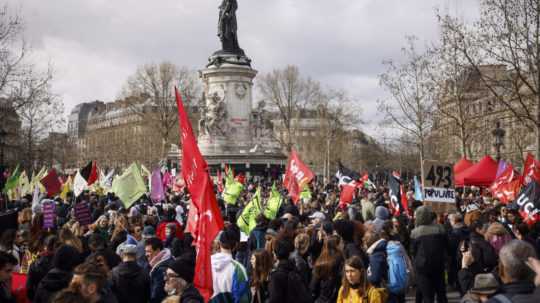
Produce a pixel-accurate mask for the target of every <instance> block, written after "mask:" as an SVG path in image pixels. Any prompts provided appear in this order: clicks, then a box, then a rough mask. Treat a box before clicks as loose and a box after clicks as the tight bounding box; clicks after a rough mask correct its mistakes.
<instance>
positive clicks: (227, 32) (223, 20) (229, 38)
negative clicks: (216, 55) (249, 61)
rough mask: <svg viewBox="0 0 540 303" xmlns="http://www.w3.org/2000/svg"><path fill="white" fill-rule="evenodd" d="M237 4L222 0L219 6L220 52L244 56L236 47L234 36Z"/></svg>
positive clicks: (234, 1) (233, 0) (231, 0)
mask: <svg viewBox="0 0 540 303" xmlns="http://www.w3.org/2000/svg"><path fill="white" fill-rule="evenodd" d="M237 9H238V3H237V2H236V0H223V1H222V2H221V5H220V6H219V21H218V37H219V39H220V40H221V45H222V52H224V53H230V54H237V55H244V51H243V50H242V49H241V48H240V45H238V36H237V34H236V32H237V29H238V26H237V23H236V10H237Z"/></svg>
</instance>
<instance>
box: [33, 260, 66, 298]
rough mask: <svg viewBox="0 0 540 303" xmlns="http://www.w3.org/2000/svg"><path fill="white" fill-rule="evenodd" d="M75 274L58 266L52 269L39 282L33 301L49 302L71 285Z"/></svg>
mask: <svg viewBox="0 0 540 303" xmlns="http://www.w3.org/2000/svg"><path fill="white" fill-rule="evenodd" d="M72 277H73V274H72V273H71V272H68V271H63V270H60V269H58V268H53V269H51V270H50V271H49V272H48V273H47V274H46V275H45V277H43V280H41V282H39V285H38V288H37V291H36V295H35V296H34V301H32V302H33V303H49V302H50V301H51V299H52V298H53V297H54V295H55V294H56V293H57V292H59V291H60V290H62V289H64V288H66V287H68V286H69V283H70V282H71V278H72Z"/></svg>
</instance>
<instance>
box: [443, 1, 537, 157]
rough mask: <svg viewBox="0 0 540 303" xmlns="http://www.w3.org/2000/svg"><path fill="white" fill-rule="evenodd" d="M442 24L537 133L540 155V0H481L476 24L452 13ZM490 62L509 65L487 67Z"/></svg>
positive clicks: (486, 81)
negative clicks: (496, 69)
mask: <svg viewBox="0 0 540 303" xmlns="http://www.w3.org/2000/svg"><path fill="white" fill-rule="evenodd" d="M441 24H442V26H443V28H445V29H446V30H448V31H453V32H454V33H455V34H456V35H458V36H459V37H460V39H459V40H458V41H456V43H455V45H454V47H455V48H456V49H458V50H459V51H460V52H461V53H462V54H463V55H464V56H465V58H466V59H467V61H468V63H469V64H470V65H471V66H472V68H473V69H474V70H475V71H476V72H477V74H478V75H479V76H480V78H481V80H482V82H483V84H484V85H485V86H486V87H487V88H488V89H489V92H490V94H491V96H492V97H494V99H495V100H496V101H498V102H500V103H501V104H502V105H503V106H504V107H505V108H506V109H507V110H508V111H510V112H511V113H512V114H513V115H514V116H515V117H516V118H517V119H518V120H520V121H522V122H523V125H524V126H527V127H529V130H530V131H532V132H535V133H536V136H535V143H536V153H537V156H540V131H539V130H540V0H482V1H481V18H480V20H479V21H478V22H477V23H475V24H473V26H466V25H465V24H463V23H462V22H460V21H459V20H457V19H455V18H450V17H447V18H444V19H443V22H442V23H441ZM486 64H490V65H495V66H497V65H500V66H503V68H504V67H506V68H508V69H509V70H504V71H503V73H486V72H484V71H483V69H482V67H483V66H484V65H486Z"/></svg>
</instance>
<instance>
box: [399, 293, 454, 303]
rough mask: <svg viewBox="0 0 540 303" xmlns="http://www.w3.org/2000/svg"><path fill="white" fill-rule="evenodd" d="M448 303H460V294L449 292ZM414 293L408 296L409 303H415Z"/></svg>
mask: <svg viewBox="0 0 540 303" xmlns="http://www.w3.org/2000/svg"><path fill="white" fill-rule="evenodd" d="M446 296H447V298H448V303H459V300H460V297H459V293H458V292H448V293H447V294H446ZM414 302H415V301H414V293H413V294H410V295H409V296H407V303H414Z"/></svg>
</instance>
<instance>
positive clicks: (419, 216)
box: [414, 206, 435, 226]
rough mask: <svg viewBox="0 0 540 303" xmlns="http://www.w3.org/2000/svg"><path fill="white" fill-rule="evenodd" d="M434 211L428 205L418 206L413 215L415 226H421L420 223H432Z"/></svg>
mask: <svg viewBox="0 0 540 303" xmlns="http://www.w3.org/2000/svg"><path fill="white" fill-rule="evenodd" d="M434 215H435V213H434V212H433V210H432V209H431V207H429V206H420V207H419V208H418V209H417V210H416V211H415V212H414V217H415V218H416V221H415V225H416V226H422V225H431V224H432V223H433V219H434V218H435V217H434Z"/></svg>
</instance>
